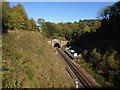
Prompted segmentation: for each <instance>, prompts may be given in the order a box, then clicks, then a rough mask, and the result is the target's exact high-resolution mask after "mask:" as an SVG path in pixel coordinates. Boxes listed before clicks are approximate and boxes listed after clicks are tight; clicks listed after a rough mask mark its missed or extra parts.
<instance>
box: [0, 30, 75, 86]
mask: <svg viewBox="0 0 120 90" xmlns="http://www.w3.org/2000/svg"><path fill="white" fill-rule="evenodd" d="M2 60H3V65H2V66H3V68H2V69H3V70H2V73H3V78H2V81H3V85H2V86H3V87H4V88H52V87H54V88H58V87H61V88H65V87H68V88H70V87H74V83H73V81H72V79H71V78H70V76H69V75H68V74H67V71H66V70H65V67H64V64H63V63H62V62H61V60H60V59H59V58H58V57H57V55H56V54H55V52H54V51H53V49H52V47H51V46H50V45H49V44H48V43H47V39H46V38H44V37H43V36H42V35H41V34H40V33H38V32H31V31H10V32H8V34H7V35H3V37H2Z"/></svg>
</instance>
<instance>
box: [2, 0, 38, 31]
mask: <svg viewBox="0 0 120 90" xmlns="http://www.w3.org/2000/svg"><path fill="white" fill-rule="evenodd" d="M2 29H3V33H7V31H8V30H16V29H18V30H33V31H34V30H36V29H37V26H36V23H35V21H34V20H33V19H28V16H27V13H26V11H25V10H24V7H23V6H22V5H21V4H20V3H18V4H17V5H16V6H13V7H10V5H9V3H8V2H2Z"/></svg>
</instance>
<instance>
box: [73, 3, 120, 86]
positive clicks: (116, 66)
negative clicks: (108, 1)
mask: <svg viewBox="0 0 120 90" xmlns="http://www.w3.org/2000/svg"><path fill="white" fill-rule="evenodd" d="M99 17H100V19H101V26H100V28H98V29H97V31H96V32H91V33H85V34H83V35H81V36H80V37H79V38H78V39H76V40H75V41H73V42H72V43H71V45H73V46H79V47H81V48H82V49H83V50H85V51H86V53H84V52H83V53H82V57H83V59H82V60H84V63H86V65H87V66H89V68H91V69H92V70H93V71H94V72H95V73H96V74H99V75H100V76H101V77H102V78H104V79H103V80H104V83H102V82H101V83H100V84H101V85H102V86H103V87H119V86H120V47H119V46H120V25H119V23H120V2H116V3H115V4H113V5H112V6H107V7H105V8H104V9H102V11H101V13H100V16H99ZM102 78H101V79H102ZM96 81H97V79H96ZM100 81H101V80H100ZM98 82H99V81H98Z"/></svg>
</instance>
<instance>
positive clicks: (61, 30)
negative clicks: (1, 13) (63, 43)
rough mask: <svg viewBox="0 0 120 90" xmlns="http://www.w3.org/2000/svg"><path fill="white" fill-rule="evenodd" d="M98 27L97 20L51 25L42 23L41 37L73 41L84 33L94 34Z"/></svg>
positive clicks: (98, 22)
mask: <svg viewBox="0 0 120 90" xmlns="http://www.w3.org/2000/svg"><path fill="white" fill-rule="evenodd" d="M99 27H100V21H99V20H94V19H93V20H92V19H91V20H80V21H79V22H74V23H71V22H67V23H51V22H44V23H43V24H42V29H43V32H42V33H43V35H44V36H46V37H48V38H60V37H61V38H65V39H66V40H74V39H76V38H78V37H80V36H81V35H82V34H84V33H88V32H96V29H97V28H99Z"/></svg>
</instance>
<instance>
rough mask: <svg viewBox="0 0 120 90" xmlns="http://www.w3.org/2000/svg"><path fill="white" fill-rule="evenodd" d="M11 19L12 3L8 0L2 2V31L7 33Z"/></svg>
mask: <svg viewBox="0 0 120 90" xmlns="http://www.w3.org/2000/svg"><path fill="white" fill-rule="evenodd" d="M9 20H10V5H9V3H8V2H2V32H3V33H7V32H8V28H9V25H10V24H9Z"/></svg>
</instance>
